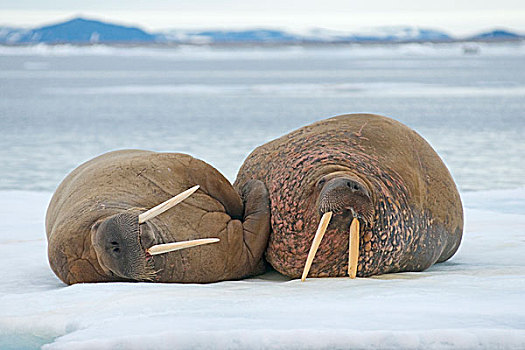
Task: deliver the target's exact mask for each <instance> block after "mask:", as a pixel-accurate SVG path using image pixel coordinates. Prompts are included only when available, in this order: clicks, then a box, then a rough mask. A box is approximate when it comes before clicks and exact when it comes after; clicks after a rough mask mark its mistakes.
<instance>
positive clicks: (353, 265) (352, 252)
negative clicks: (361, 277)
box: [348, 217, 359, 279]
mask: <svg viewBox="0 0 525 350" xmlns="http://www.w3.org/2000/svg"><path fill="white" fill-rule="evenodd" d="M358 260H359V219H358V218H356V217H355V218H354V220H352V224H350V242H349V247H348V276H350V278H352V279H353V278H355V277H356V275H357V262H358Z"/></svg>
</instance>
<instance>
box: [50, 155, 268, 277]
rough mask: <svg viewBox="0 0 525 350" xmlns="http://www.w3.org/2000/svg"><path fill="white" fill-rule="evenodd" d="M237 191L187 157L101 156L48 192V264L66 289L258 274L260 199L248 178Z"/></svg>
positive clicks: (261, 189) (262, 235) (260, 190)
mask: <svg viewBox="0 0 525 350" xmlns="http://www.w3.org/2000/svg"><path fill="white" fill-rule="evenodd" d="M181 192H182V193H181ZM240 193H241V194H242V198H241V196H239V194H238V193H237V192H236V191H235V190H234V189H233V187H232V185H231V184H230V182H229V181H228V180H226V179H225V178H224V176H222V175H221V174H220V173H219V172H218V171H217V170H215V169H214V168H213V167H212V166H211V165H209V164H207V163H205V162H203V161H200V160H198V159H195V158H192V157H191V156H189V155H185V154H180V153H156V152H149V151H139V150H125V151H115V152H110V153H106V154H104V155H101V156H99V157H97V158H94V159H92V160H90V161H88V162H86V163H84V164H82V165H80V166H79V167H78V168H76V169H75V170H73V172H71V173H70V174H69V175H68V176H67V177H66V178H65V179H64V181H62V183H61V184H60V186H59V187H58V189H57V190H56V192H55V194H54V195H53V198H52V199H51V203H50V204H49V207H48V210H47V216H46V231H47V238H48V256H49V263H50V265H51V268H52V269H53V271H54V272H55V274H56V275H57V276H58V277H59V278H60V279H61V280H62V281H64V282H65V283H67V284H73V283H81V282H107V281H129V280H134V281H158V282H196V283H203V282H215V281H221V280H229V279H239V278H243V277H247V276H251V275H255V274H259V273H262V272H264V263H263V254H264V250H265V248H266V244H267V241H268V235H269V232H270V227H269V225H270V222H269V221H270V211H269V200H268V192H267V191H266V188H265V186H264V185H263V184H262V183H261V182H260V181H252V182H249V183H247V184H246V186H244V187H243V188H242V190H241V192H240ZM159 203H161V204H159ZM243 204H244V205H243ZM186 248H190V249H186Z"/></svg>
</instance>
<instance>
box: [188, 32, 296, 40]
mask: <svg viewBox="0 0 525 350" xmlns="http://www.w3.org/2000/svg"><path fill="white" fill-rule="evenodd" d="M192 36H195V37H198V38H201V39H206V40H208V41H209V42H214V43H239V42H248V43H250V42H252V43H259V42H273V43H275V42H295V41H297V40H298V38H297V37H296V36H294V35H292V34H289V33H286V32H284V31H280V30H270V29H253V30H238V31H230V30H211V31H200V32H199V31H198V32H194V33H192Z"/></svg>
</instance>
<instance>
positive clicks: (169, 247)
mask: <svg viewBox="0 0 525 350" xmlns="http://www.w3.org/2000/svg"><path fill="white" fill-rule="evenodd" d="M219 241H220V239H218V238H203V239H194V240H192V241H184V242H174V243H166V244H157V245H154V246H152V247H149V248H148V249H146V251H147V252H148V253H149V254H150V255H158V254H164V253H169V252H173V251H175V250H179V249H186V248H191V247H196V246H198V245H203V244H210V243H215V242H219Z"/></svg>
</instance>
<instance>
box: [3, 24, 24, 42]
mask: <svg viewBox="0 0 525 350" xmlns="http://www.w3.org/2000/svg"><path fill="white" fill-rule="evenodd" d="M30 32H31V30H30V29H22V28H12V27H0V43H16V42H20V41H21V40H23V38H25V37H27V36H28V35H29V33H30Z"/></svg>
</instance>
